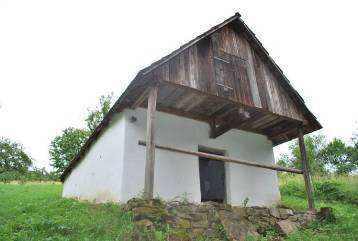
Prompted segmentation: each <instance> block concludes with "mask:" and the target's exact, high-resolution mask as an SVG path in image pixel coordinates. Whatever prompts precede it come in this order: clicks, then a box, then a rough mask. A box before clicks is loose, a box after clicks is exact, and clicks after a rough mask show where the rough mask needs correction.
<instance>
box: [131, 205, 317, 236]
mask: <svg viewBox="0 0 358 241" xmlns="http://www.w3.org/2000/svg"><path fill="white" fill-rule="evenodd" d="M126 209H127V210H131V211H133V214H134V221H135V223H136V226H137V227H138V228H142V229H143V228H144V229H148V230H151V229H152V230H154V229H163V228H164V229H165V228H168V227H169V228H170V230H171V232H170V233H171V234H170V238H169V240H172V241H181V240H182V241H190V240H197V239H199V238H200V237H205V238H212V239H216V240H246V239H247V238H248V237H250V236H251V237H253V238H254V240H255V237H256V238H257V237H259V236H261V235H262V236H266V235H267V232H272V231H274V232H276V233H277V235H278V237H279V236H284V235H287V234H289V233H291V232H294V231H296V230H298V229H300V228H303V227H304V226H305V225H307V224H308V223H309V222H311V221H312V220H315V219H316V218H317V217H318V215H319V213H318V214H316V213H314V212H309V211H307V212H298V211H294V210H292V209H289V208H276V207H272V208H266V207H232V206H230V205H226V204H218V203H214V202H207V203H203V204H193V203H188V202H179V201H172V202H167V203H165V202H163V201H160V200H157V199H155V200H150V201H144V200H142V199H131V200H129V201H128V203H127V204H126Z"/></svg>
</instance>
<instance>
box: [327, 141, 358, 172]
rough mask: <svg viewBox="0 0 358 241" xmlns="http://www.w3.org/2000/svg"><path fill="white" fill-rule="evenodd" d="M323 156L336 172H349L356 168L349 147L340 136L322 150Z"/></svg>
mask: <svg viewBox="0 0 358 241" xmlns="http://www.w3.org/2000/svg"><path fill="white" fill-rule="evenodd" d="M321 158H322V160H324V161H325V163H326V164H328V165H330V167H331V168H332V170H333V171H334V172H335V173H336V174H348V173H350V172H351V171H353V170H354V169H355V166H354V163H353V162H352V161H351V159H350V155H349V148H348V147H347V146H346V144H345V143H344V142H343V141H342V140H340V139H338V138H334V139H333V140H332V141H331V142H330V143H328V145H327V146H326V147H325V148H324V149H323V150H322V152H321Z"/></svg>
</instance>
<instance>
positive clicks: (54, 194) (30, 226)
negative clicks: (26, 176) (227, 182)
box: [0, 176, 358, 241]
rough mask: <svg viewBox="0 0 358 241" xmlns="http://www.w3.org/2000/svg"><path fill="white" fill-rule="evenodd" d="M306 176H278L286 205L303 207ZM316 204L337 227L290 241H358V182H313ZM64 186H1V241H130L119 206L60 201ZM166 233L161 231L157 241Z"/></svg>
mask: <svg viewBox="0 0 358 241" xmlns="http://www.w3.org/2000/svg"><path fill="white" fill-rule="evenodd" d="M301 178H302V177H290V176H281V177H280V189H281V193H282V202H283V204H284V205H287V206H290V207H294V208H296V209H304V208H305V207H306V200H305V199H304V186H303V182H302V180H301ZM314 183H315V191H316V196H317V206H318V207H322V206H330V207H333V209H334V211H335V214H336V216H337V220H336V222H334V223H320V224H318V223H313V224H312V225H311V226H310V227H309V228H308V229H306V230H302V231H299V232H297V233H294V234H292V235H291V236H289V237H287V239H286V240H310V241H316V240H332V241H333V240H334V241H337V240H358V206H357V201H358V178H357V177H354V178H338V179H332V178H330V179H327V178H320V179H317V180H315V182H314ZM61 190H62V185H60V184H36V183H32V184H31V183H29V184H0V240H1V241H3V240H81V241H84V240H128V238H127V237H128V234H129V233H131V232H132V229H133V223H132V215H131V213H129V212H125V211H123V210H122V209H121V207H120V206H118V205H115V204H101V205H94V204H89V203H81V202H77V201H75V200H68V199H63V198H61ZM164 236H165V235H163V234H160V233H158V240H163V237H164Z"/></svg>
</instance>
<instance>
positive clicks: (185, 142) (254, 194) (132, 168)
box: [122, 109, 280, 205]
mask: <svg viewBox="0 0 358 241" xmlns="http://www.w3.org/2000/svg"><path fill="white" fill-rule="evenodd" d="M131 116H134V117H136V118H137V121H136V122H134V123H129V122H128V121H129V119H130V118H131ZM125 118H126V121H127V122H128V123H127V124H126V126H127V128H126V142H125V148H124V149H125V152H124V159H125V163H124V169H125V172H124V176H123V189H122V200H123V201H127V200H128V199H130V198H131V197H133V196H135V195H137V194H138V193H140V192H142V191H143V185H144V166H145V147H143V146H139V145H138V140H140V139H141V140H145V135H146V131H145V130H146V110H145V109H136V110H126V111H125ZM156 143H158V144H161V145H169V146H173V147H177V148H182V149H186V150H193V151H197V150H198V145H201V146H205V147H211V148H216V149H221V150H226V153H227V155H228V156H230V157H237V158H241V159H244V160H250V161H256V162H259V163H264V164H273V163H274V156H273V149H272V143H271V142H270V141H269V140H268V139H267V138H266V137H265V136H262V135H258V134H253V133H249V132H245V131H238V130H231V131H229V132H227V133H225V134H224V135H222V136H220V137H218V138H217V139H210V138H209V125H208V124H206V123H202V122H198V121H195V120H191V119H186V118H182V117H178V116H175V115H169V114H165V113H160V112H159V113H157V118H156ZM226 178H227V180H226V183H227V202H228V203H230V204H232V205H241V204H242V203H243V200H244V199H245V198H246V197H248V198H249V205H272V204H274V203H277V202H278V201H279V200H280V194H279V190H278V181H277V175H276V172H275V171H271V170H265V169H258V168H254V167H248V166H243V165H238V164H226ZM154 193H155V194H156V195H159V196H160V197H162V198H164V199H172V198H174V197H176V196H182V195H183V194H184V193H186V194H188V197H189V199H190V200H191V201H194V202H200V199H201V193H200V179H199V161H198V158H197V157H195V156H189V155H184V154H180V153H174V152H168V151H164V150H158V149H157V150H156V163H155V178H154Z"/></svg>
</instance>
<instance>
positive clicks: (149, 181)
mask: <svg viewBox="0 0 358 241" xmlns="http://www.w3.org/2000/svg"><path fill="white" fill-rule="evenodd" d="M157 95H158V87H157V86H154V87H150V89H149V94H148V109H147V143H148V145H147V146H146V162H145V181H144V195H145V197H146V198H147V199H152V198H153V186H154V162H155V142H154V141H155V125H154V122H155V112H156V105H157Z"/></svg>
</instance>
